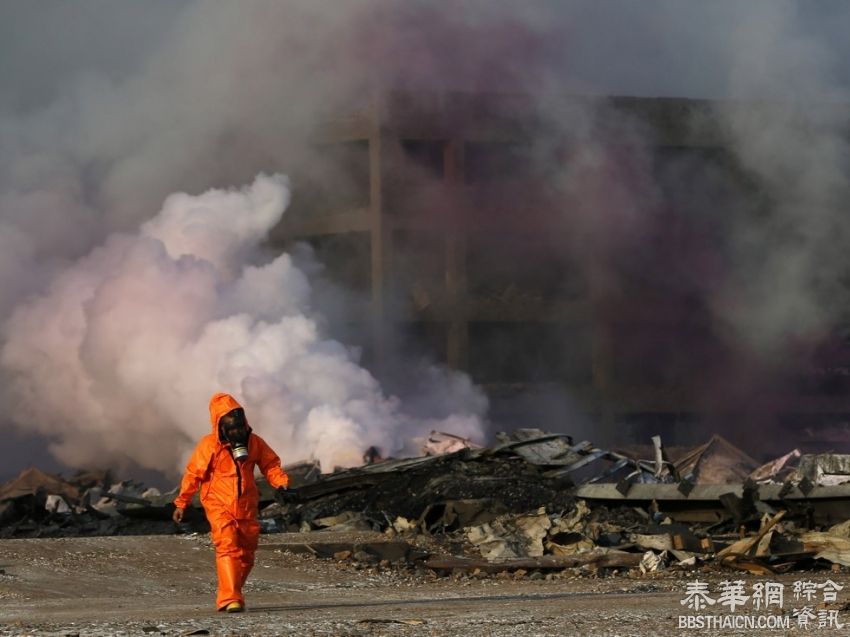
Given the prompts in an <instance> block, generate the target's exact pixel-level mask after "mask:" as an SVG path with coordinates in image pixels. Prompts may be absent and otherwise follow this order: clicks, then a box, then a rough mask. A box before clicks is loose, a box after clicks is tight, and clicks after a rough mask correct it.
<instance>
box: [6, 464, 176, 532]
mask: <svg viewBox="0 0 850 637" xmlns="http://www.w3.org/2000/svg"><path fill="white" fill-rule="evenodd" d="M171 499H173V496H171ZM168 500H169V497H168V496H163V495H162V494H160V492H159V491H158V490H157V489H153V488H146V487H145V486H144V485H142V484H140V483H137V482H134V481H132V480H125V481H117V482H115V481H113V480H112V477H111V475H110V473H109V472H108V471H87V472H78V473H76V474H74V475H73V476H71V477H70V478H68V479H63V478H62V477H61V476H54V475H49V474H46V473H44V472H42V471H40V470H38V469H36V468H33V467H31V468H29V469H25V470H24V471H22V472H21V473H20V475H18V477H17V478H15V479H14V480H11V481H10V482H7V483H5V484H3V485H2V486H0V538H4V539H5V538H12V537H74V536H80V535H124V534H127V535H138V534H148V533H173V532H174V525H173V524H172V523H171V522H170V512H169V511H168ZM171 510H173V505H172V507H171ZM138 514H141V515H138Z"/></svg>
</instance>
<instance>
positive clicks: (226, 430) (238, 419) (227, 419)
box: [218, 409, 248, 460]
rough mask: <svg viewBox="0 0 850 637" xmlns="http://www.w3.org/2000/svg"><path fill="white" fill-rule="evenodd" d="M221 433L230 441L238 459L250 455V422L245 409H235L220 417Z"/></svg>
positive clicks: (223, 437) (224, 438) (234, 455)
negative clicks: (246, 417)
mask: <svg viewBox="0 0 850 637" xmlns="http://www.w3.org/2000/svg"><path fill="white" fill-rule="evenodd" d="M218 429H219V435H220V437H221V439H222V440H224V441H226V442H229V443H230V447H231V449H233V457H234V458H235V459H236V460H244V459H245V458H247V457H248V422H247V421H246V420H245V411H244V410H243V409H233V410H231V411H229V412H227V413H226V414H224V415H223V416H222V417H221V418H219V419H218Z"/></svg>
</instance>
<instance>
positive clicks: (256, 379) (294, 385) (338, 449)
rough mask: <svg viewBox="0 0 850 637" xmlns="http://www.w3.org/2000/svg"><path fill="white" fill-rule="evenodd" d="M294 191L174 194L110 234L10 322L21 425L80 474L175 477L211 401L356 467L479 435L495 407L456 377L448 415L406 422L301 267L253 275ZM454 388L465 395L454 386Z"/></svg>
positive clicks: (286, 441) (268, 186) (295, 450)
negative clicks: (130, 468) (89, 469)
mask: <svg viewBox="0 0 850 637" xmlns="http://www.w3.org/2000/svg"><path fill="white" fill-rule="evenodd" d="M289 196H290V195H289V187H288V183H287V180H286V179H285V178H283V177H280V176H273V177H268V176H264V175H261V176H259V177H257V178H256V180H255V181H254V183H253V184H252V185H251V186H250V187H246V188H244V189H243V190H241V191H222V190H210V191H208V192H206V193H204V194H202V195H199V196H190V195H186V194H175V195H172V196H170V197H169V198H168V199H167V200H166V201H165V205H164V206H163V208H162V210H161V211H160V213H159V214H158V215H157V216H156V217H154V218H153V219H151V220H150V221H148V222H146V223H145V224H144V225H143V226H142V228H141V230H140V232H139V233H137V234H133V235H131V234H114V235H112V236H110V237H109V238H108V239H107V240H106V241H105V243H104V244H103V245H101V246H99V247H97V248H96V249H95V250H93V251H92V252H91V253H90V254H88V255H86V256H85V257H83V258H81V259H80V260H78V261H77V262H75V263H73V264H72V265H70V266H69V267H67V268H66V269H64V270H63V271H62V272H61V273H60V274H58V275H57V276H56V277H55V278H54V279H53V280H52V281H51V282H50V286H49V289H48V291H47V292H46V293H45V294H42V295H39V296H37V297H35V298H33V299H31V300H29V301H28V302H26V303H23V304H20V305H19V306H18V307H17V308H16V310H15V311H14V313H13V315H12V317H11V319H10V321H9V323H8V326H7V329H6V332H5V334H4V336H5V341H6V343H5V346H4V347H3V350H2V353H1V354H0V364H2V367H3V369H4V370H5V371H6V372H7V373H8V374H9V376H10V378H11V379H12V380H11V382H10V384H9V386H8V387H7V393H6V402H7V404H14V405H16V406H17V409H16V410H15V412H14V416H15V419H16V421H17V422H18V424H19V425H21V426H22V427H23V426H28V427H31V428H33V429H34V430H35V431H37V432H38V433H41V434H44V435H46V436H48V437H49V438H51V439H52V440H53V443H52V445H51V450H52V451H53V453H54V454H55V455H56V456H57V457H58V458H59V459H61V460H62V461H63V462H65V463H67V464H68V465H71V466H86V465H93V464H98V463H102V462H103V461H104V460H107V459H117V460H120V459H122V458H132V459H133V460H134V461H135V462H136V463H138V464H141V465H142V466H145V467H149V468H154V469H159V470H163V471H172V470H174V469H175V468H176V467H177V466H178V464H179V462H181V461H182V460H183V459H184V458H183V456H184V455H185V454H186V453H187V451H188V450H190V449H191V445H192V443H194V441H196V440H197V439H198V438H199V436H201V435H203V434H205V433H208V432H209V429H210V424H209V422H208V418H207V415H206V404H207V401H208V399H209V397H210V396H211V395H212V394H213V393H215V392H218V391H227V392H230V393H232V394H234V395H235V396H236V397H237V399H239V400H241V401H244V404H245V407H246V410H247V414H248V417H249V421H250V422H252V423H253V425H254V426H255V428H256V429H257V431H258V433H260V434H261V435H263V436H264V437H266V439H267V440H268V441H269V442H270V443H271V444H272V445H273V446H275V447H276V448H278V449H279V450H280V451H281V453H283V454H285V456H286V458H287V459H289V460H290V461H291V460H294V459H299V458H307V457H313V458H317V459H319V460H320V461H321V462H322V466H323V467H326V468H332V467H333V466H335V465H352V464H358V463H360V462H361V461H362V454H363V450H364V449H365V448H366V447H367V446H369V445H378V446H380V447H381V448H383V449H384V450H386V451H390V452H398V451H400V450H402V449H403V448H404V446H405V444H406V443H409V441H410V440H411V439H412V438H414V437H416V436H418V435H423V434H425V433H427V432H428V431H429V430H430V429H431V428H433V427H435V426H436V427H445V428H448V429H450V430H451V431H452V432H454V433H457V434H460V435H465V436H472V437H480V436H481V434H482V431H481V420H480V417H481V415H482V411H483V409H484V408H486V401H484V400H483V399H482V398H481V396H480V395H479V394H478V393H477V392H476V390H475V389H474V388H473V387H472V386H471V385H470V384H469V383H468V382H466V383H464V382H463V381H462V379H460V384H459V387H460V389H459V391H460V392H461V393H462V394H463V395H462V396H461V398H460V400H458V402H459V403H465V404H467V405H471V407H470V409H471V411H466V412H460V413H458V414H455V415H454V416H451V417H450V418H448V419H445V420H442V421H439V420H422V419H415V418H412V417H409V416H406V415H405V414H404V412H403V410H402V408H401V405H400V404H399V401H398V400H397V399H395V398H392V397H387V396H384V395H383V393H382V391H381V388H380V387H379V385H378V383H377V381H376V380H375V378H374V377H372V376H371V375H370V374H369V372H367V371H366V370H364V369H363V368H361V367H360V366H359V365H358V364H357V361H356V360H355V358H354V355H353V354H352V352H351V351H349V350H348V349H347V348H346V347H344V346H343V345H341V344H340V343H338V342H335V341H333V340H329V339H326V338H323V336H322V334H320V331H319V329H318V327H317V322H316V320H314V318H313V317H312V316H311V309H310V285H309V283H308V281H307V278H306V277H305V275H304V274H303V273H302V272H301V271H300V270H299V269H297V268H296V267H295V266H294V265H293V263H292V260H291V258H290V257H289V255H287V254H281V255H280V256H278V257H277V258H275V259H274V260H272V261H271V262H269V263H261V264H252V263H251V259H252V258H253V257H254V256H255V255H256V253H257V251H258V249H259V247H260V244H261V243H262V241H263V240H264V239H265V237H266V235H267V233H268V231H269V230H270V229H271V228H272V226H274V225H275V224H276V223H277V222H278V221H279V220H280V218H281V215H282V214H283V212H284V210H285V208H286V206H287V204H288V202H289ZM454 384H455V386H456V387H457V386H458V382H457V379H456V381H455V383H454Z"/></svg>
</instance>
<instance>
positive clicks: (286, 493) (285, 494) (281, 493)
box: [274, 487, 301, 505]
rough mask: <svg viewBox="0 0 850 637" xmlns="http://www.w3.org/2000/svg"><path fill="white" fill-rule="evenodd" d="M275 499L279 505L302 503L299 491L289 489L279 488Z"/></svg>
mask: <svg viewBox="0 0 850 637" xmlns="http://www.w3.org/2000/svg"><path fill="white" fill-rule="evenodd" d="M274 499H275V501H276V502H277V503H278V504H282V505H286V504H296V503H298V502H300V501H301V497H300V496H299V495H298V489H288V488H286V487H278V488H277V491H275V494H274Z"/></svg>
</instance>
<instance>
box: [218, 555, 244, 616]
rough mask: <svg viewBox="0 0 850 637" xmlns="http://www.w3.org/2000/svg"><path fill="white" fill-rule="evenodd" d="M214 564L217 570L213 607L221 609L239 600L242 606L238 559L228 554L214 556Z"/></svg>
mask: <svg viewBox="0 0 850 637" xmlns="http://www.w3.org/2000/svg"><path fill="white" fill-rule="evenodd" d="M215 566H216V571H217V572H218V596H217V597H216V600H215V607H216V608H217V609H218V610H223V609H224V608H225V607H226V606H227V605H228V604H229V603H230V602H239V603H240V604H242V605H243V606H244V605H245V599H244V598H243V597H242V576H241V574H240V570H241V569H240V568H239V561H238V560H237V559H235V558H232V557H230V556H229V555H223V556H221V557H216V560H215Z"/></svg>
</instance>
